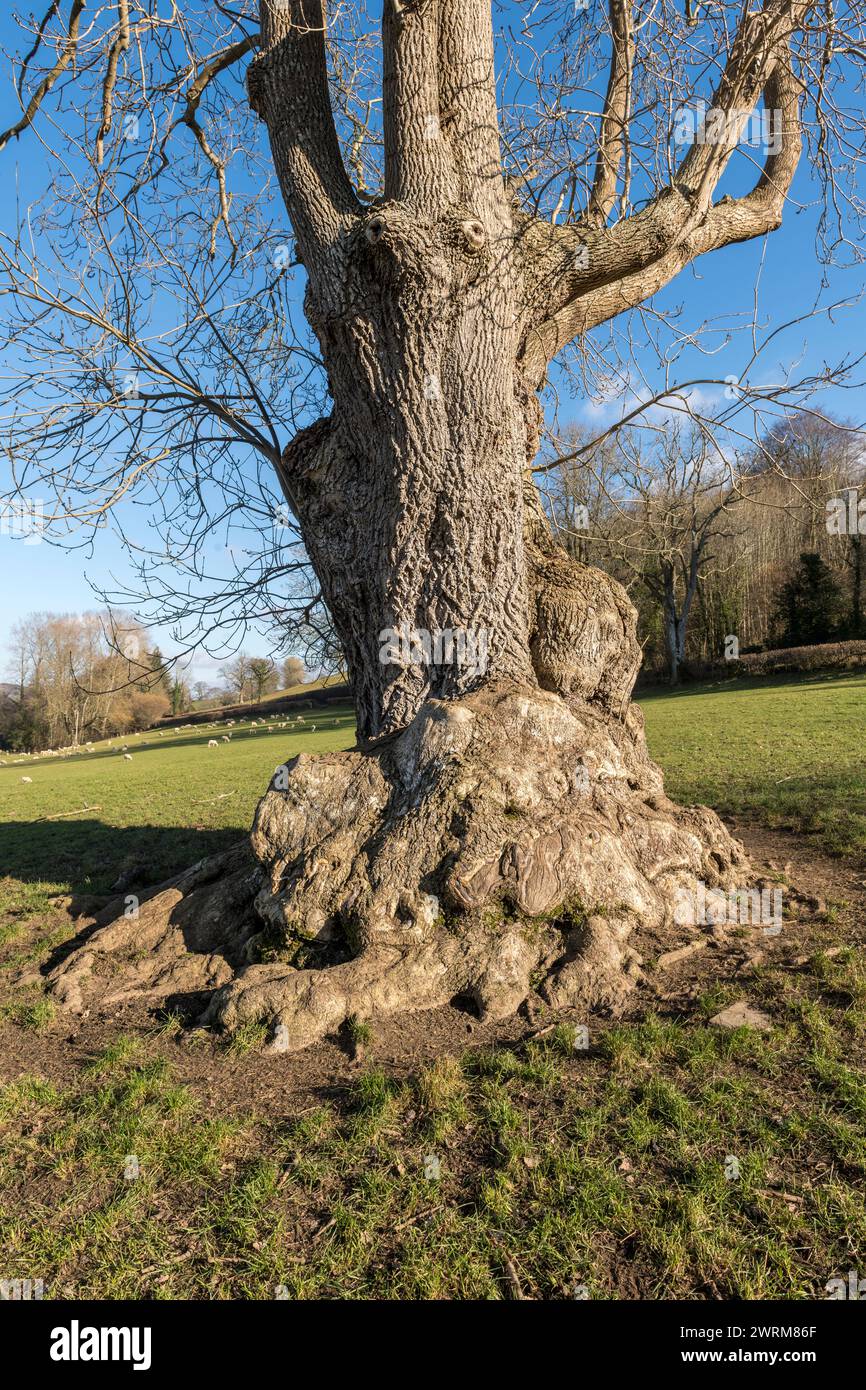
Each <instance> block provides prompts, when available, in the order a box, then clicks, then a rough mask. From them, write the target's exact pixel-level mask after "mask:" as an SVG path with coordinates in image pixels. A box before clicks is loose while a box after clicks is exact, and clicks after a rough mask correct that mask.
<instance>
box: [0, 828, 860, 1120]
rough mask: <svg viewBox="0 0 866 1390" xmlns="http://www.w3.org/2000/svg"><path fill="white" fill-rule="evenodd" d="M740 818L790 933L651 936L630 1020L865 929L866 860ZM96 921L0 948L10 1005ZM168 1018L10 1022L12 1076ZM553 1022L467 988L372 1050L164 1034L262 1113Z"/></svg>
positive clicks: (6, 1029)
mask: <svg viewBox="0 0 866 1390" xmlns="http://www.w3.org/2000/svg"><path fill="white" fill-rule="evenodd" d="M729 828H730V829H731V830H732V831H733V833H734V834H735V835H737V836H738V838H740V839H741V840H742V841H743V843H744V844H745V847H746V849H747V851H748V853H749V855H750V857H751V859H752V863H753V866H754V869H755V879H756V882H757V883H758V884H759V885H760V884H764V885H765V886H767V887H781V889H782V891H783V895H784V903H785V920H784V926H783V929H782V931H781V933H780V934H779V935H778V936H775V937H771V936H767V935H766V934H765V933H764V932H763V931H762V929H761V928H760V927H752V926H748V927H743V928H735V929H733V931H731V930H730V929H728V931H727V932H726V933H725V936H724V938H723V939H716V938H715V937H713V935H712V934H710V933H709V932H708V930H707V929H704V930H703V931H702V932H698V931H697V930H691V931H690V930H689V929H683V930H680V929H677V928H674V929H672V930H671V931H669V932H668V934H667V935H666V936H665V937H660V936H654V937H653V938H647V937H643V938H640V937H639V936H638V938H637V948H638V950H639V951H640V953H641V955H642V956H643V958H644V962H645V979H644V981H643V982H642V983H641V984H640V985H639V987H638V989H637V990H636V991H635V992H634V994H633V995H632V998H631V1003H630V1006H629V1009H628V1012H627V1013H626V1014H625V1015H624V1019H625V1021H631V1020H639V1019H640V1018H642V1017H644V1016H645V1015H646V1014H647V1013H648V1012H653V1013H655V1014H657V1015H659V1016H661V1017H669V1018H682V1017H684V1016H688V1014H689V1013H690V1012H692V1011H693V1010H694V1009H695V1008H696V1007H697V1001H698V1000H700V999H701V998H703V997H705V996H706V995H707V993H708V992H710V991H711V990H712V989H713V988H714V987H716V986H719V985H732V984H734V985H735V984H736V983H737V982H738V981H742V982H743V997H744V998H747V997H748V975H749V973H750V972H751V971H752V970H753V969H754V967H755V966H757V965H763V964H768V965H776V966H782V967H783V968H785V969H789V970H798V969H799V968H800V967H801V966H802V965H803V964H804V963H805V961H806V960H807V959H808V958H809V957H810V956H811V955H814V953H815V952H816V951H819V950H825V949H829V950H830V951H831V953H835V952H837V951H838V950H839V949H841V948H843V947H845V946H849V945H851V946H853V945H862V944H864V941H866V878H864V877H863V873H864V869H863V867H862V865H858V864H857V863H856V862H854V861H851V860H845V859H835V858H829V857H828V856H827V855H826V854H824V853H822V851H821V850H820V848H819V847H818V846H817V845H816V844H815V843H813V842H811V841H810V840H809V839H807V838H805V837H803V836H798V835H793V834H788V833H782V832H773V831H767V830H764V829H759V828H756V827H753V826H748V825H740V826H738V825H736V824H733V823H729ZM97 906H98V904H97V903H96V902H94V903H92V904H91V908H92V909H95V908H96V907H97ZM92 920H93V918H92V916H88V915H84V916H79V917H77V918H76V920H75V921H74V923H72V924H70V919H69V914H68V909H62V910H61V911H59V912H58V913H57V914H55V915H53V916H50V917H42V918H39V919H37V920H35V921H34V922H32V923H30V924H29V925H28V927H27V928H26V932H25V933H19V934H18V935H17V936H16V937H15V938H14V939H13V940H12V941H10V942H8V943H7V944H6V945H5V946H4V947H2V948H0V967H2V966H6V967H7V968H5V969H2V971H0V1008H2V1007H3V1006H4V1005H9V1004H14V1002H15V1000H16V999H20V998H21V997H22V995H23V994H26V997H32V996H33V991H34V988H36V987H37V986H38V984H39V980H40V978H41V976H40V973H39V972H40V971H42V970H44V969H45V968H46V966H47V964H48V963H49V962H50V963H55V962H56V960H57V959H58V958H59V952H65V951H66V950H68V949H69V946H70V944H71V943H72V942H73V941H74V940H75V939H76V938H77V937H78V936H79V934H80V933H82V932H86V931H87V929H88V928H89V927H90V926H91V925H92ZM64 923H65V924H66V925H67V926H71V930H72V931H73V933H74V935H73V936H71V937H70V938H69V940H67V941H66V942H64V943H63V945H62V946H61V947H60V948H59V951H58V948H55V949H54V950H53V951H49V952H47V953H46V954H45V955H44V957H40V955H39V942H40V940H41V939H44V940H46V941H47V940H49V939H50V938H52V936H53V939H54V940H55V941H56V935H54V934H56V933H57V931H58V928H59V927H60V926H62V925H63V924H64ZM698 936H701V937H702V938H703V940H704V941H705V942H706V945H705V946H703V948H702V949H699V950H696V951H694V952H693V953H691V954H688V955H686V956H684V957H683V958H681V959H679V960H676V961H674V962H670V963H668V962H666V961H665V960H664V956H665V955H666V953H669V952H672V951H675V950H677V948H679V947H681V946H683V945H685V944H688V943H689V942H691V941H693V940H694V939H696V938H697V937H698ZM24 952H26V953H27V954H29V955H30V956H31V960H30V961H29V962H28V963H27V964H26V965H25V966H23V967H18V968H14V969H11V970H10V969H8V965H7V962H9V961H10V960H11V959H13V958H16V959H18V960H20V958H21V955H22V953H24ZM660 958H661V960H660ZM196 1002H197V1001H190V1004H191V1005H194V1004H195V1003H196ZM570 1021H572V1022H576V1023H579V1022H585V1023H586V1024H587V1025H589V1026H590V1027H592V1029H593V1030H594V1031H595V1032H598V1031H600V1030H603V1029H604V1028H605V1027H606V1026H608V1024H609V1020H606V1019H605V1018H603V1017H594V1018H592V1019H586V1020H580V1019H577V1017H576V1016H575V1017H574V1018H572V1019H571V1020H570ZM164 1022H165V1017H164V1014H160V1012H159V1011H158V1010H154V1009H153V1008H150V1007H148V1006H146V1005H144V1004H142V1003H140V1002H134V1003H130V1004H127V1005H124V1006H121V1007H119V1008H117V1010H116V1011H114V1012H113V1013H111V1014H110V1015H108V1016H94V1015H91V1016H85V1017H75V1016H71V1015H63V1014H58V1015H57V1016H56V1017H55V1018H54V1019H53V1020H52V1021H51V1022H50V1023H49V1024H48V1025H47V1026H45V1027H43V1028H41V1029H40V1030H38V1031H37V1030H33V1029H27V1030H25V1029H22V1028H19V1027H16V1026H14V1025H13V1024H11V1023H9V1022H6V1023H4V1024H3V1025H2V1030H0V1036H2V1037H3V1046H2V1049H0V1078H2V1079H3V1080H5V1081H11V1080H14V1079H16V1078H18V1077H20V1076H22V1075H38V1076H41V1077H44V1078H45V1079H47V1080H50V1081H53V1082H57V1083H58V1084H62V1083H64V1082H65V1081H68V1080H69V1079H70V1078H71V1077H72V1076H73V1075H74V1074H75V1073H76V1071H77V1070H78V1069H79V1068H80V1067H81V1066H82V1065H83V1064H85V1063H86V1062H87V1061H88V1060H89V1059H90V1058H92V1057H93V1056H94V1055H95V1054H96V1053H98V1052H99V1051H100V1049H102V1048H104V1047H105V1046H106V1045H107V1044H108V1043H110V1042H111V1040H112V1039H113V1038H115V1037H116V1036H117V1035H118V1034H119V1033H125V1034H132V1035H136V1034H140V1035H144V1036H150V1037H152V1038H153V1037H158V1036H159V1034H160V1031H161V1030H162V1029H163V1027H164ZM549 1024H550V1018H549V1015H545V1014H544V1013H543V1012H542V1011H541V1010H535V1009H534V1008H533V1007H532V1005H531V1004H530V1006H529V1007H528V1008H527V1007H526V1006H524V1008H523V1010H522V1011H521V1013H520V1014H519V1015H518V1016H516V1017H515V1018H513V1019H511V1020H509V1021H507V1022H506V1023H498V1024H492V1025H488V1026H485V1025H483V1024H481V1023H480V1022H479V1021H478V1019H477V1018H475V1017H474V1016H473V1014H472V1012H471V1009H470V1008H469V1007H468V1006H467V1007H465V1008H464V1007H461V1004H460V1001H456V1002H455V1003H452V1004H451V1005H449V1006H447V1007H445V1008H441V1009H435V1010H428V1011H425V1012H422V1013H417V1014H413V1015H406V1014H404V1015H401V1016H399V1017H394V1018H392V1019H389V1020H386V1021H383V1022H377V1023H376V1025H375V1028H374V1033H373V1037H372V1039H371V1040H370V1042H369V1044H368V1045H367V1047H366V1048H365V1050H364V1054H363V1055H362V1056H355V1057H353V1056H351V1055H350V1049H349V1048H347V1047H346V1046H345V1045H344V1043H343V1042H342V1041H341V1039H339V1038H336V1037H335V1038H332V1039H329V1040H328V1041H326V1042H324V1043H322V1044H319V1045H317V1046H314V1047H311V1048H309V1049H307V1050H306V1051H305V1052H302V1053H299V1054H294V1055H288V1056H286V1055H269V1054H267V1053H265V1052H262V1051H261V1050H259V1049H256V1048H251V1049H250V1050H248V1051H245V1052H243V1053H240V1054H237V1055H235V1054H232V1053H231V1052H227V1051H226V1048H225V1044H224V1041H223V1040H221V1039H220V1038H219V1037H217V1036H216V1035H212V1034H204V1033H202V1031H201V1030H194V1029H191V1028H185V1029H181V1030H180V1031H178V1032H176V1033H175V1034H174V1035H173V1036H172V1035H171V1034H169V1033H164V1038H165V1047H166V1050H167V1054H168V1055H170V1057H171V1061H172V1064H173V1067H174V1068H175V1069H176V1072H177V1076H178V1080H180V1081H181V1082H186V1083H188V1084H189V1085H190V1086H191V1087H193V1088H194V1090H195V1091H196V1092H197V1093H198V1095H199V1097H200V1099H201V1101H202V1104H203V1105H204V1107H205V1109H206V1110H212V1111H213V1113H220V1114H223V1113H226V1112H227V1111H236V1110H237V1111H249V1110H250V1109H254V1110H255V1111H256V1112H257V1113H259V1114H261V1115H269V1114H270V1115H277V1114H283V1115H284V1114H286V1113H292V1112H296V1111H298V1110H303V1108H304V1107H305V1105H307V1104H309V1103H310V1102H311V1100H312V1099H314V1098H317V1097H318V1098H322V1097H324V1096H327V1095H329V1094H333V1093H336V1092H340V1091H341V1090H343V1089H344V1088H345V1087H346V1086H347V1085H348V1084H350V1083H351V1081H352V1079H353V1077H354V1076H355V1075H356V1074H357V1072H358V1068H359V1067H361V1066H363V1064H364V1062H365V1061H366V1060H367V1059H368V1058H369V1057H370V1056H371V1055H373V1056H375V1061H376V1063H377V1065H378V1066H380V1067H382V1068H383V1069H384V1070H386V1071H387V1072H389V1073H390V1074H392V1075H394V1076H395V1077H400V1076H403V1075H409V1074H412V1073H414V1072H415V1071H417V1070H418V1068H419V1067H421V1066H423V1065H425V1064H426V1063H428V1062H430V1061H431V1060H432V1059H434V1058H436V1057H440V1056H442V1055H445V1054H449V1053H453V1054H460V1053H462V1052H463V1051H464V1050H465V1049H466V1048H467V1047H472V1048H483V1047H485V1046H492V1045H495V1044H497V1043H508V1042H511V1043H513V1042H515V1041H518V1040H522V1039H525V1038H527V1037H530V1036H532V1035H533V1034H537V1033H539V1032H540V1031H541V1030H542V1029H543V1028H546V1027H547V1026H549Z"/></svg>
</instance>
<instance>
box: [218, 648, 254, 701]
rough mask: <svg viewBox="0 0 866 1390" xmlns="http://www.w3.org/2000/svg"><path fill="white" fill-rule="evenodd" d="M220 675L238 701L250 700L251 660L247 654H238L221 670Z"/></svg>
mask: <svg viewBox="0 0 866 1390" xmlns="http://www.w3.org/2000/svg"><path fill="white" fill-rule="evenodd" d="M220 675H221V676H222V678H223V680H224V681H225V683H226V685H227V686H228V689H229V691H230V692H231V694H233V695H234V696H236V698H237V699H238V700H246V699H248V698H249V691H250V658H249V657H248V656H247V654H246V652H238V654H237V656H235V657H233V658H232V660H231V661H229V662H227V663H226V665H225V666H223V667H221V668H220Z"/></svg>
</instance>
